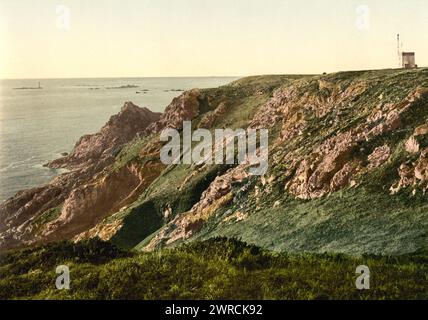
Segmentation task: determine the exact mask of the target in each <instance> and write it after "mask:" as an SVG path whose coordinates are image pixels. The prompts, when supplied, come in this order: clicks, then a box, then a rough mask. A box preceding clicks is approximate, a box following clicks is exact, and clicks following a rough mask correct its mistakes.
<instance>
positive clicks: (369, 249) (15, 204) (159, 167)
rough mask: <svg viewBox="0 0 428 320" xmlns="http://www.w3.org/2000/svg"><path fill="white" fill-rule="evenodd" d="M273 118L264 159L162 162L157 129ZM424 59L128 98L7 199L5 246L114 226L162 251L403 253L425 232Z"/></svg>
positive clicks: (422, 242)
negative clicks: (261, 164) (238, 247)
mask: <svg viewBox="0 0 428 320" xmlns="http://www.w3.org/2000/svg"><path fill="white" fill-rule="evenodd" d="M184 120H192V122H193V124H194V125H195V127H199V128H207V129H209V130H214V129H216V128H231V129H236V128H244V129H245V128H266V129H269V140H270V147H269V170H268V172H267V173H266V174H265V175H264V176H252V175H251V174H250V173H249V171H248V166H247V165H244V164H242V165H227V166H226V165H198V166H191V165H170V166H166V165H164V164H162V163H161V162H160V156H159V152H160V148H161V146H162V144H161V143H160V140H159V133H160V131H161V130H162V129H164V128H166V127H169V128H176V129H178V130H180V129H181V128H182V123H183V121H184ZM427 126H428V70H427V69H418V70H380V71H360V72H342V73H337V74H329V75H319V76H260V77H250V78H244V79H241V80H238V81H235V82H233V83H231V84H229V85H227V86H223V87H220V88H213V89H204V90H196V89H195V90H191V91H188V92H185V93H183V94H182V95H181V96H179V97H177V98H175V99H174V100H173V101H172V102H171V104H170V105H169V106H168V107H167V108H166V110H165V112H164V113H163V114H161V115H159V114H155V113H151V112H150V111H149V110H147V109H140V108H138V107H136V106H134V105H133V104H132V103H127V104H125V106H124V108H123V109H122V111H121V112H120V113H119V115H117V116H114V117H112V119H111V120H110V121H109V122H108V123H107V124H106V126H105V127H103V128H102V129H101V131H100V132H99V133H97V134H95V135H91V136H85V137H82V138H81V139H80V141H79V142H78V143H77V144H76V147H75V148H74V150H73V151H72V152H71V153H70V155H69V156H67V157H64V158H62V159H59V160H56V161H53V162H52V163H50V164H49V166H51V167H54V168H68V169H70V172H68V173H66V174H63V175H61V176H59V177H57V178H56V179H55V180H54V181H52V182H51V183H50V184H48V185H47V186H44V187H40V188H36V189H33V190H29V191H24V192H21V193H19V194H17V195H16V196H15V197H14V198H12V199H10V200H8V201H7V202H6V203H4V204H2V205H1V207H0V217H1V219H0V246H1V248H2V249H5V248H11V247H16V246H22V245H26V244H32V243H39V242H46V241H57V240H61V239H74V240H81V239H85V238H90V237H96V236H97V237H100V238H102V239H106V240H107V239H108V240H111V241H113V242H114V243H116V244H117V245H119V246H121V247H124V248H137V249H142V250H154V249H157V248H161V247H164V246H174V245H176V244H179V243H182V242H186V241H192V240H201V239H208V238H211V237H214V236H227V237H234V238H240V239H242V240H245V241H247V242H251V243H255V244H257V245H260V246H263V247H266V248H270V249H275V250H288V251H312V252H323V251H335V252H337V251H339V252H347V253H380V254H400V253H406V252H414V251H416V250H418V249H420V248H422V247H426V246H427V244H428V219H427V218H428V196H427V195H426V190H427V189H428V173H427V172H428V171H427V163H428V130H427Z"/></svg>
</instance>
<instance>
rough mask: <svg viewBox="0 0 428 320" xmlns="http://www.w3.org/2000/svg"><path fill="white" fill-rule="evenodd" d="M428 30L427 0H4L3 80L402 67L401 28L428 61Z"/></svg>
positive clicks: (0, 14) (407, 47)
mask: <svg viewBox="0 0 428 320" xmlns="http://www.w3.org/2000/svg"><path fill="white" fill-rule="evenodd" d="M58 5H65V6H66V7H68V8H69V9H70V28H69V30H61V29H60V28H58V24H57V22H58V18H59V17H60V16H59V15H60V14H58V13H57V12H56V9H57V6H58ZM361 5H367V7H368V8H369V9H370V11H369V13H370V16H369V20H368V21H369V24H370V26H369V27H368V28H363V29H362V30H361V28H357V25H356V24H357V21H361V15H362V14H361V11H360V12H357V8H358V7H359V6H361ZM364 26H368V25H367V24H365V25H364ZM427 31H428V1H427V0H406V1H402V0H366V1H358V0H293V1H291V0H121V1H119V0H91V1H87V0H86V1H85V0H63V1H58V0H43V1H34V0H0V78H69V77H149V76H246V75H253V74H273V73H274V74H295V73H322V72H324V71H325V72H335V71H342V70H361V69H382V68H395V67H397V66H398V57H397V42H396V34H397V33H400V34H401V37H402V40H403V42H404V47H403V50H404V51H415V52H416V62H417V63H418V65H419V66H428V32H427Z"/></svg>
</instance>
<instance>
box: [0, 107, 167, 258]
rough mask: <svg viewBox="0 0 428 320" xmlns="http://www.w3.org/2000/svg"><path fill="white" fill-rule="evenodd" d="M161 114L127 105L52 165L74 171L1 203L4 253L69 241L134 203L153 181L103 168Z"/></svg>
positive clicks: (134, 169)
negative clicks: (54, 211)
mask: <svg viewBox="0 0 428 320" xmlns="http://www.w3.org/2000/svg"><path fill="white" fill-rule="evenodd" d="M160 115H161V114H160V113H154V112H151V111H150V110H148V109H147V108H139V107H137V106H136V105H134V104H133V103H131V102H127V103H125V105H124V106H123V108H122V110H121V111H120V112H119V114H117V115H115V116H112V117H111V119H110V120H109V121H108V123H107V124H106V125H105V126H104V127H103V128H102V129H101V131H100V132H99V133H96V134H93V135H86V136H83V137H82V138H81V139H80V140H79V141H78V143H77V144H76V146H75V147H74V149H73V151H72V152H71V153H70V154H69V155H68V156H65V157H63V158H61V159H58V160H55V161H52V162H51V163H49V164H48V166H49V167H51V168H67V169H69V170H71V171H70V172H68V173H65V174H62V175H60V176H58V177H57V178H55V179H54V180H53V181H52V182H51V183H49V184H47V185H46V186H43V187H40V188H34V189H31V190H26V191H23V192H19V193H18V194H17V195H16V196H15V197H13V198H11V199H9V200H7V201H6V202H5V203H3V204H1V205H0V217H1V218H0V249H6V248H11V247H16V246H20V245H23V244H31V243H36V242H41V241H50V240H61V239H69V238H70V237H72V236H74V235H75V234H77V233H80V232H82V231H84V230H86V229H87V228H90V227H93V226H94V225H95V224H96V223H97V222H99V220H100V219H101V217H103V216H105V215H107V214H109V212H111V210H113V211H114V209H115V208H118V207H120V205H125V204H127V203H128V202H127V200H128V201H132V199H134V198H135V197H136V196H137V195H138V192H137V191H138V190H140V189H141V185H144V184H148V183H149V182H150V179H148V181H146V180H147V178H141V175H140V173H139V171H138V168H137V167H135V166H134V167H133V166H130V165H128V166H126V167H124V168H122V169H119V171H118V172H109V171H106V172H103V170H105V168H106V167H107V166H109V165H111V164H112V163H113V162H114V159H115V153H117V152H118V150H119V149H120V147H121V146H123V145H124V144H125V143H127V142H129V141H131V140H132V139H134V138H135V137H136V136H137V134H138V133H140V132H143V131H144V130H146V129H147V127H148V126H149V125H150V124H152V123H153V122H155V121H158V120H159V119H160ZM135 189H137V190H135ZM133 192H134V195H133ZM59 207H61V208H62V209H61V210H62V211H61V213H60V214H59V217H55V218H54V221H52V222H46V221H44V222H45V223H46V224H45V225H43V226H39V225H38V223H37V221H39V220H46V219H45V216H48V214H47V213H48V212H49V210H52V208H59ZM49 219H52V217H49Z"/></svg>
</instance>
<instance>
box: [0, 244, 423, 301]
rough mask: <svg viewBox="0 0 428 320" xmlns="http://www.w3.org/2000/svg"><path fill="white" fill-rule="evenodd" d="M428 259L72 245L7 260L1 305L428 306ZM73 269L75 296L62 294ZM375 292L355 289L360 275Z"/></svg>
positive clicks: (0, 280) (221, 247)
mask: <svg viewBox="0 0 428 320" xmlns="http://www.w3.org/2000/svg"><path fill="white" fill-rule="evenodd" d="M427 262H428V254H427V252H426V251H423V252H422V251H420V252H418V253H416V254H412V255H405V256H400V257H376V256H362V257H349V256H345V255H341V254H323V255H319V254H300V255H288V254H285V253H282V254H279V253H273V252H270V251H265V250H263V249H260V248H258V247H255V246H250V245H247V244H244V243H242V242H239V241H237V240H228V239H224V238H217V239H210V240H208V241H205V242H194V243H192V244H187V245H183V246H181V247H178V248H175V249H164V250H162V251H159V252H152V253H135V252H132V253H131V252H125V251H121V250H119V249H117V248H116V247H114V246H113V245H111V244H110V243H106V242H101V241H99V240H89V241H84V242H80V243H77V244H73V243H69V242H65V243H60V244H50V245H46V246H43V247H37V248H30V249H25V250H20V251H13V252H8V253H5V254H3V255H2V256H1V258H0V299H28V298H30V299H428V286H427V283H428V264H427ZM63 264H65V265H68V266H69V267H70V272H71V289H70V290H63V291H60V290H57V289H56V288H55V280H56V277H57V276H58V275H57V274H56V273H55V268H56V266H58V265H63ZM362 264H364V265H367V266H369V268H370V270H371V281H370V282H371V289H370V290H366V291H359V290H357V289H356V288H355V279H356V277H357V275H356V274H355V269H356V267H357V266H358V265H362Z"/></svg>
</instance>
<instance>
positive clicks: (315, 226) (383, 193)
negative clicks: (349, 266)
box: [192, 69, 428, 255]
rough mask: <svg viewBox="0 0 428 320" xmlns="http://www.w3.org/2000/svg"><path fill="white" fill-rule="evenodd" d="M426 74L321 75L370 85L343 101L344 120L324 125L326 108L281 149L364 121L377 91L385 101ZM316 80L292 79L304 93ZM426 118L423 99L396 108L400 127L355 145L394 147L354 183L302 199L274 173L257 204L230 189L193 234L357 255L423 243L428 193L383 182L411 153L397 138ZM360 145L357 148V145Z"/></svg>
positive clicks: (424, 80)
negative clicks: (229, 199)
mask: <svg viewBox="0 0 428 320" xmlns="http://www.w3.org/2000/svg"><path fill="white" fill-rule="evenodd" d="M427 73H428V70H427V69H422V70H417V71H402V70H382V71H367V72H349V73H348V72H347V73H339V74H333V75H327V76H323V77H321V78H323V79H324V80H328V81H333V82H334V83H338V84H341V85H343V86H347V85H349V83H350V81H351V80H352V81H367V82H368V83H370V88H369V89H368V91H367V92H366V93H364V94H363V95H362V96H361V97H359V98H358V100H356V101H354V102H353V104H352V106H351V107H348V106H344V107H342V110H343V119H342V121H341V122H339V124H338V127H337V128H336V127H334V126H331V125H330V124H329V119H330V116H331V115H330V114H328V115H326V117H325V119H324V118H321V119H315V120H314V121H313V122H311V123H310V124H309V126H308V129H307V132H313V133H314V134H311V135H303V136H301V137H300V136H299V137H297V138H296V139H294V140H291V141H288V142H287V145H286V146H284V148H286V150H295V149H297V148H298V147H299V146H302V147H303V149H302V150H303V151H302V152H306V149H309V150H312V149H313V148H314V145H317V144H319V143H321V142H322V141H324V140H325V139H326V138H327V137H329V136H331V135H333V134H335V132H336V131H337V130H339V129H341V130H342V131H343V129H344V128H346V127H347V126H350V127H353V126H355V123H358V122H361V121H363V120H365V118H366V117H367V115H368V114H369V113H370V112H371V110H372V108H373V106H376V105H377V104H378V103H379V98H378V97H379V95H381V94H382V95H383V102H384V103H386V102H399V101H402V100H403V99H404V98H405V97H406V96H407V95H408V94H409V93H411V92H413V91H414V90H415V88H417V87H418V86H425V87H426V86H428V77H427ZM316 79H318V77H316ZM316 79H315V80H314V79H312V78H309V79H307V78H305V79H300V81H299V82H298V85H299V86H300V87H301V90H303V91H304V92H308V91H309V90H311V88H313V89H312V90H314V93H315V94H317V90H318V88H317V86H316V85H315V84H314V82H317V80H316ZM287 85H288V84H287ZM427 121H428V101H422V102H420V103H419V105H418V106H417V107H415V108H413V109H411V110H410V111H409V112H407V113H406V114H405V115H403V117H402V127H401V129H400V130H399V131H397V132H393V133H389V134H386V135H382V136H379V137H378V138H377V139H375V140H373V141H370V142H368V143H364V144H362V145H361V146H358V148H356V149H358V150H357V151H356V154H355V157H360V158H361V160H365V159H366V157H367V155H369V154H370V153H371V152H372V151H373V150H374V149H375V148H376V147H378V146H382V145H384V144H387V145H389V146H390V147H391V149H392V150H393V154H392V156H391V159H390V161H388V162H387V163H386V164H384V165H383V166H381V167H379V168H377V169H376V170H373V171H372V172H371V173H370V174H366V175H364V176H362V177H360V179H359V185H358V187H356V188H352V189H345V190H342V191H340V192H337V193H333V194H331V195H329V196H328V197H323V198H321V199H316V200H310V201H303V200H297V199H294V198H293V197H291V196H289V195H287V194H286V193H284V192H283V191H282V190H283V185H284V181H281V179H278V182H277V183H276V184H275V185H274V186H273V188H274V189H275V192H274V193H273V194H270V195H266V194H263V196H262V199H261V200H260V201H261V203H256V201H255V198H256V197H255V195H254V193H251V192H250V193H249V194H245V195H240V197H239V198H238V197H237V196H236V194H235V199H234V203H233V204H232V205H231V206H229V207H226V208H221V209H220V210H219V211H218V212H217V214H216V215H215V216H214V217H213V218H212V219H211V220H210V221H209V223H208V224H207V225H206V226H205V227H204V229H203V230H202V232H200V233H199V234H198V235H197V236H196V237H194V238H193V239H192V240H204V239H209V238H210V237H216V236H221V237H223V236H224V237H235V238H239V239H242V240H243V241H246V242H249V243H253V244H256V245H258V246H262V247H265V248H269V249H272V250H278V251H282V250H286V251H292V252H301V251H309V252H318V253H322V252H344V253H347V254H357V255H358V254H362V253H376V254H397V255H399V254H403V253H408V252H414V251H416V250H418V249H420V248H426V247H428V197H427V196H426V195H423V194H422V192H420V191H418V192H417V194H416V195H415V196H412V195H411V191H412V189H408V190H403V191H401V192H400V193H399V194H397V195H391V194H390V192H389V187H390V186H391V185H392V183H393V182H394V181H396V180H397V179H398V174H397V169H398V167H399V166H400V165H401V164H402V163H404V162H406V161H408V160H412V159H411V157H409V154H408V153H406V152H405V151H404V147H403V144H404V142H405V141H406V140H407V139H408V138H409V136H410V135H411V134H412V133H413V130H414V128H415V127H417V126H419V125H421V124H423V123H426V122H427ZM360 148H364V152H361V151H360ZM271 152H272V151H271ZM413 160H414V159H413ZM281 170H282V169H281V168H280V167H273V168H272V167H271V168H270V172H271V173H273V174H276V175H278V174H279V175H281ZM259 187H260V188H262V187H261V186H260V185H259ZM276 201H280V203H281V204H280V205H279V206H277V207H275V208H273V205H272V204H274V203H275V202H276ZM236 211H241V212H244V213H247V214H248V219H247V220H245V221H240V222H235V221H234V220H231V221H229V222H224V219H225V217H227V216H228V215H230V214H231V212H232V213H233V212H236Z"/></svg>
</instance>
